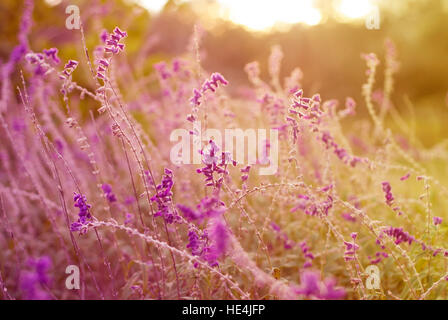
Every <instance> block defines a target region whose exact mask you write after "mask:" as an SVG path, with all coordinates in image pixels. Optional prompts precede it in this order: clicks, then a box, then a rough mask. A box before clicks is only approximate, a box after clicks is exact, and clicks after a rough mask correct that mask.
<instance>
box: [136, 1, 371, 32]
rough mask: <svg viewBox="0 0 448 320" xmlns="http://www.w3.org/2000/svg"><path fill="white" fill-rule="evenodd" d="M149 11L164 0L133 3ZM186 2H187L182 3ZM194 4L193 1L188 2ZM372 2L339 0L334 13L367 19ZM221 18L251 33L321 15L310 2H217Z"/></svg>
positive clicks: (315, 19)
mask: <svg viewBox="0 0 448 320" xmlns="http://www.w3.org/2000/svg"><path fill="white" fill-rule="evenodd" d="M136 1H137V2H139V3H141V4H142V5H143V6H144V7H146V8H147V9H148V10H150V11H152V12H157V11H160V10H161V9H162V8H163V6H164V4H165V3H166V0H136ZM184 1H188V0H184ZM191 1H194V0H191ZM372 1H373V0H338V1H335V2H334V3H335V7H336V10H337V11H338V12H339V13H340V14H341V15H343V16H344V17H345V18H348V19H358V18H362V17H364V16H366V15H367V14H368V13H369V12H370V11H371V10H372V7H373V5H372ZM217 2H218V3H219V4H220V5H221V9H220V10H219V15H220V17H221V18H224V19H227V20H231V21H233V22H234V23H236V24H240V25H243V26H245V27H247V28H249V29H252V30H267V29H269V28H271V27H273V26H275V25H277V24H283V25H284V24H294V23H304V24H307V25H310V26H312V25H316V24H319V23H320V22H321V20H322V14H321V12H320V10H319V9H318V8H316V7H315V6H314V1H313V0H217Z"/></svg>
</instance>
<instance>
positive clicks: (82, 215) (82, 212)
mask: <svg viewBox="0 0 448 320" xmlns="http://www.w3.org/2000/svg"><path fill="white" fill-rule="evenodd" d="M73 201H74V202H75V204H74V206H75V208H79V213H78V220H77V221H76V222H73V223H72V224H71V226H70V230H71V231H81V230H82V227H83V226H84V225H86V224H87V223H88V222H89V220H91V219H92V216H91V214H90V212H89V209H90V208H91V205H90V204H87V198H86V196H84V195H82V194H79V193H75V195H74V197H73Z"/></svg>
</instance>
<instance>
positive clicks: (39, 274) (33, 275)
mask: <svg viewBox="0 0 448 320" xmlns="http://www.w3.org/2000/svg"><path fill="white" fill-rule="evenodd" d="M51 266H52V263H51V259H50V257H48V256H43V257H41V258H39V259H29V261H28V267H30V268H31V269H32V270H31V271H24V272H22V273H21V275H20V287H21V289H22V290H23V292H24V294H25V296H24V298H25V299H28V300H48V299H51V296H50V295H49V294H48V293H47V291H46V290H45V289H46V288H48V287H49V286H50V284H51V283H50V278H49V277H48V274H47V273H48V270H49V269H50V268H51Z"/></svg>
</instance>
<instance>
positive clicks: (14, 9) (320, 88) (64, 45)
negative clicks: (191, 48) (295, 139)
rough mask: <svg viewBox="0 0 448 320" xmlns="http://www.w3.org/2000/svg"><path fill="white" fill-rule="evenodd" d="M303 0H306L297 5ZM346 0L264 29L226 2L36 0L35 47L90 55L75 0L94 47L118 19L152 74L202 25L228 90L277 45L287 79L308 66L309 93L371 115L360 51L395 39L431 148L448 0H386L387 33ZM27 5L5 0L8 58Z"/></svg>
mask: <svg viewBox="0 0 448 320" xmlns="http://www.w3.org/2000/svg"><path fill="white" fill-rule="evenodd" d="M246 1H248V2H250V3H251V6H252V7H251V8H252V11H251V14H253V15H255V16H256V15H258V14H261V13H260V12H259V10H258V6H257V3H258V2H257V1H250V0H244V1H241V2H246ZM300 1H305V0H294V1H291V3H295V4H297V3H300ZM338 1H342V0H334V1H332V0H315V1H313V6H314V7H315V8H317V9H318V10H319V12H320V14H321V18H320V21H319V23H317V24H314V25H309V24H306V23H297V24H291V25H287V26H285V25H280V26H279V25H277V26H275V27H273V28H270V29H269V30H268V29H265V30H261V31H260V30H252V29H250V28H248V27H247V26H245V25H241V24H236V23H234V22H233V21H231V20H229V19H226V18H223V17H222V16H220V14H219V10H220V9H219V3H217V2H216V1H210V0H192V1H186V0H169V1H162V0H158V1H153V2H151V0H148V1H146V0H141V1H140V4H141V5H138V4H136V2H135V1H131V0H128V1H124V0H111V1H100V0H78V1H75V0H73V1H60V0H45V1H44V0H36V1H35V10H34V15H33V19H34V24H33V28H32V33H31V34H32V35H31V38H30V46H31V49H32V50H34V51H36V52H40V51H42V49H44V48H49V47H57V48H59V50H60V54H59V55H60V57H61V58H62V61H63V62H65V61H67V60H68V59H70V58H72V59H78V60H82V59H83V52H82V45H81V40H80V39H81V37H80V32H79V31H78V30H68V29H66V28H65V20H66V18H67V16H68V15H67V14H66V13H65V8H66V7H67V5H70V4H76V5H78V6H79V7H80V11H81V19H82V21H83V25H84V29H85V33H86V40H87V46H88V48H89V49H90V50H92V49H93V48H94V47H95V45H97V44H98V42H99V34H100V33H101V31H102V30H103V29H107V30H112V29H113V28H114V27H115V26H119V27H120V28H121V29H122V30H126V31H127V32H128V34H129V37H128V38H127V39H126V45H127V48H126V56H127V59H128V61H130V62H131V63H130V65H131V67H132V68H133V69H132V70H130V72H133V73H134V74H135V76H136V77H137V76H147V75H151V74H152V73H153V72H154V69H153V68H152V65H153V64H154V63H155V62H158V61H160V60H170V59H171V58H173V57H175V56H177V55H182V53H183V52H184V51H185V50H186V49H187V48H188V45H189V43H190V41H191V38H192V35H193V30H194V26H195V25H198V26H200V27H201V29H202V30H204V37H203V39H202V41H201V49H202V52H203V53H204V55H203V58H202V61H201V62H202V64H203V66H204V68H205V69H206V70H208V71H210V72H213V71H218V72H221V73H222V74H224V76H225V77H226V78H227V79H228V80H230V81H231V83H232V85H231V86H230V87H229V88H230V90H234V94H239V93H240V90H237V89H241V88H242V87H244V86H246V85H247V86H248V85H249V83H248V81H247V77H246V75H245V72H244V66H245V64H246V63H248V62H251V61H255V60H257V61H259V62H260V66H261V67H262V76H263V77H264V78H267V70H266V69H267V59H268V56H269V53H270V50H271V46H272V45H274V44H279V45H280V46H281V47H282V49H283V51H284V59H283V64H282V71H281V72H282V75H283V76H287V75H289V73H290V72H291V71H292V70H293V69H294V68H295V67H299V68H300V69H301V70H302V71H303V74H304V78H303V81H302V84H303V88H304V90H305V92H308V95H312V94H313V93H315V92H319V93H321V95H322V97H323V99H333V98H335V99H339V100H340V101H344V100H345V97H347V96H352V97H353V98H355V100H356V101H358V102H359V106H360V108H359V110H360V111H359V112H360V113H361V114H362V113H363V112H364V109H365V108H363V104H362V102H361V101H362V98H361V86H362V84H363V83H364V81H365V72H364V71H365V62H364V61H363V60H362V59H361V53H368V52H375V53H377V55H378V56H379V57H380V58H381V62H382V65H384V53H385V47H384V41H385V39H387V38H390V39H391V40H392V41H393V42H394V43H395V44H396V47H397V52H398V60H399V61H400V69H399V71H398V73H397V74H396V76H395V92H394V95H393V98H392V102H393V104H394V105H395V107H396V108H397V109H398V110H399V111H400V112H401V113H402V114H403V117H404V118H406V116H407V112H408V109H409V108H407V107H406V103H405V101H406V99H407V98H409V99H408V101H410V102H411V103H412V104H413V105H414V106H415V110H414V113H415V116H416V117H417V119H419V120H421V121H420V122H419V123H420V124H419V126H418V128H417V131H418V136H419V137H420V139H421V140H422V141H423V142H424V144H425V145H427V146H431V145H432V144H433V143H435V141H438V140H440V138H446V137H447V133H448V131H447V129H446V123H447V120H448V101H447V100H448V96H447V92H448V59H447V57H448V55H447V53H448V0H394V1H390V0H389V1H383V0H377V1H376V2H375V3H376V4H377V5H378V6H379V9H380V28H379V29H378V30H375V29H373V30H369V29H368V28H366V26H365V18H359V19H347V17H346V18H345V19H344V17H341V16H340V14H339V13H338V12H337V10H336V9H335V8H337V4H338ZM359 1H361V0H359ZM218 2H219V1H218ZM273 2H275V1H273ZM155 3H157V5H158V8H157V9H158V10H156V11H154V10H152V11H151V10H147V8H152V9H154V4H155ZM282 3H283V2H282ZM22 7H23V3H22V1H17V0H2V1H1V2H0V34H1V35H2V41H1V42H0V59H1V60H2V62H4V61H6V60H7V59H8V56H9V54H10V52H11V50H12V48H13V47H14V46H15V45H16V44H17V33H18V30H19V22H20V17H21V12H22ZM291 10H295V7H294V8H293V7H291ZM298 14H299V12H298ZM132 62H135V63H132ZM379 71H380V72H379V73H378V77H377V87H378V88H382V69H380V70H379ZM16 76H17V75H16ZM85 76H87V70H86V74H85Z"/></svg>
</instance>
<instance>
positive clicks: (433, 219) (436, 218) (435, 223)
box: [432, 217, 443, 226]
mask: <svg viewBox="0 0 448 320" xmlns="http://www.w3.org/2000/svg"><path fill="white" fill-rule="evenodd" d="M432 221H433V222H434V225H435V226H436V225H438V224H441V223H442V221H443V219H442V218H440V217H433V218H432Z"/></svg>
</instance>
